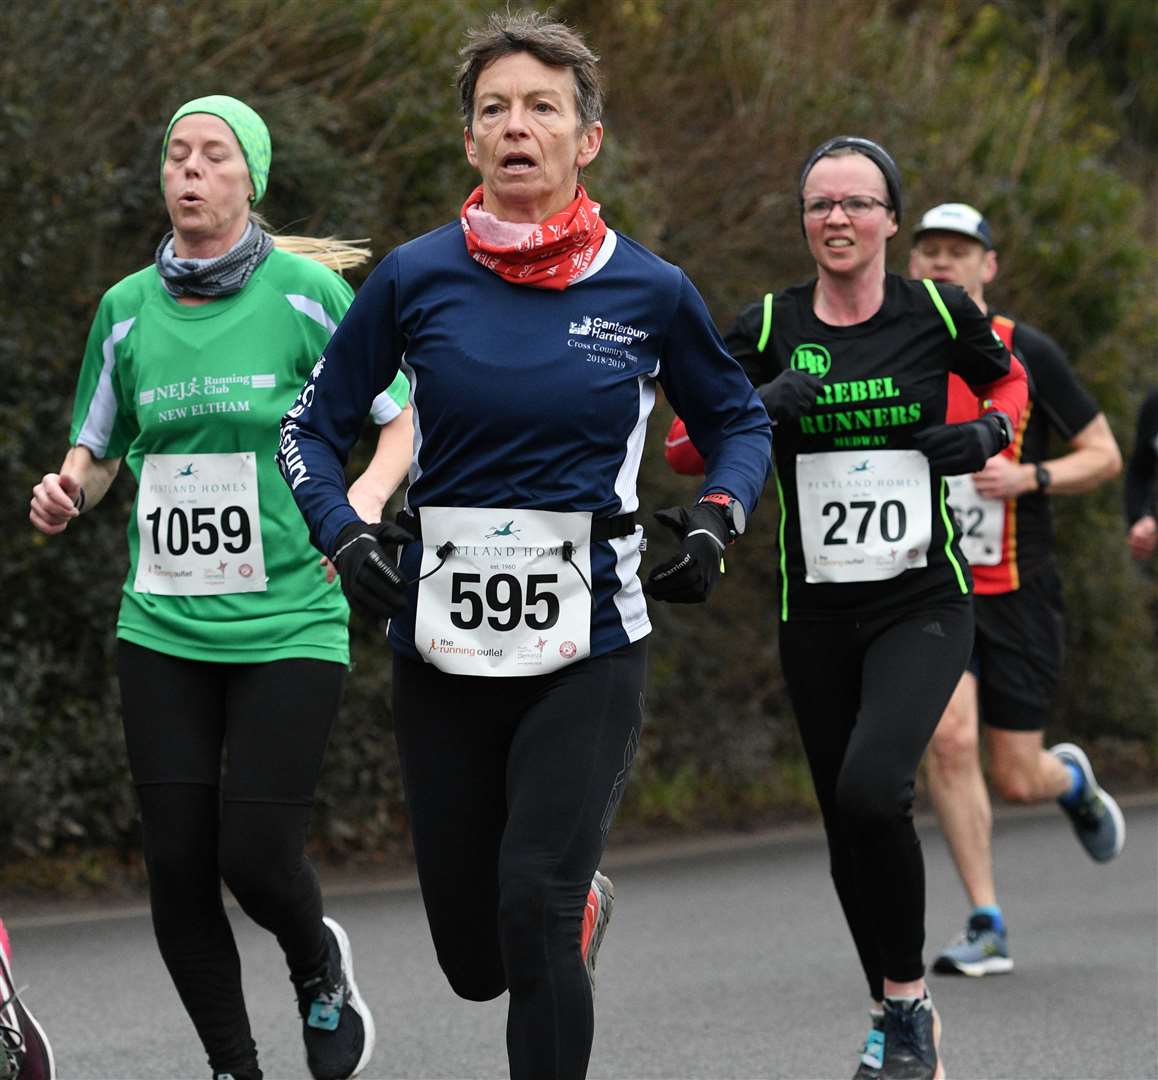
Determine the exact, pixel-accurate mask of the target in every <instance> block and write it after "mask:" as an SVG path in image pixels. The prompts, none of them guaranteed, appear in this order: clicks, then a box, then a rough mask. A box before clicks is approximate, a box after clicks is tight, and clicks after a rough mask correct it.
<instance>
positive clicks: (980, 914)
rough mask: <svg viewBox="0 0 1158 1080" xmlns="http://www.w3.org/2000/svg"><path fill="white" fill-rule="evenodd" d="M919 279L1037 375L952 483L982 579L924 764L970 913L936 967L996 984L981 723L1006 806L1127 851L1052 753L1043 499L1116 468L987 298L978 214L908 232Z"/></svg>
mask: <svg viewBox="0 0 1158 1080" xmlns="http://www.w3.org/2000/svg"><path fill="white" fill-rule="evenodd" d="M909 272H910V274H911V275H912V276H913V277H916V278H932V279H933V280H935V281H944V282H950V283H952V284H955V285H960V286H961V287H962V288H964V289H965V291H966V292H967V293H968V294H969V296H970V297H971V298H972V299H973V300H974V302H975V303H976V304H977V305H978V307H980V308H981V310H982V311H983V312H986V313H987V314H988V315H989V316H990V321H991V324H992V326H993V330H994V333H995V334H997V336H998V337H1000V338H1001V339H1002V340H1003V341H1004V342H1005V344H1006V346H1007V347H1008V348H1009V349H1010V351H1011V352H1013V353H1014V354H1015V355H1016V356H1017V357H1018V359H1020V360H1021V362H1022V363H1023V364H1024V366H1025V367H1026V369H1027V370H1028V372H1029V377H1030V402H1029V407H1028V408H1027V409H1026V411H1025V413H1024V414H1023V416H1022V419H1021V421H1020V423H1019V430H1018V431H1017V434H1016V438H1015V439H1014V441H1013V443H1012V444H1011V445H1010V446H1009V447H1008V448H1007V449H1006V450H1005V451H1004V452H1003V453H1001V454H998V455H996V456H994V457H991V458H990V459H989V461H988V462H987V463H986V465H985V467H984V469H982V470H981V471H980V472H977V473H974V474H972V475H971V476H962V477H954V478H953V480H952V481H951V483H952V488H951V492H952V493H951V496H950V498H951V500H952V504H953V508H954V511H955V513H956V514H957V517H958V524H959V527H960V530H961V532H962V533H963V536H962V541H961V546H962V550H963V551H964V552H965V555H966V556H967V557H968V558H969V560H970V563H971V565H972V569H973V580H974V601H973V603H974V611H975V615H976V638H975V643H974V649H973V655H972V657H971V659H970V662H969V667H968V668H967V670H966V671H965V673H964V674H963V675H962V677H961V681H960V683H959V684H958V687H957V690H956V692H955V693H954V695H953V698H952V700H951V701H950V703H949V706H948V708H947V709H946V711H945V715H944V716H943V717H942V719H941V722H940V724H939V726H938V728H937V731H936V733H935V734H934V736H933V740H932V742H931V744H930V746H929V752H928V758H927V760H928V774H929V789H930V793H931V795H932V797H933V803H934V805H935V807H936V810H937V815H938V817H939V819H940V822H941V827H942V830H943V831H944V833H945V837H946V839H947V841H948V843H949V847H950V850H951V851H952V854H953V859H954V861H955V863H956V865H957V870H958V872H959V873H960V875H961V880H962V883H963V884H964V886H965V890H966V892H967V893H968V895H969V899H970V901H971V903H972V905H973V911H972V913H971V915H970V918H969V922H968V925H967V927H966V929H965V931H964V932H963V933H962V934H961V935H960V936H959V937H958V938H957V939H956V940H955V941H954V942H953V943H952V944H950V945H949V946H948V947H947V948H945V949H944V950H943V951H942V952H941V954H940V955H939V956H938V957H937V959H936V961H935V962H934V965H933V967H934V970H935V971H939V972H942V973H959V974H965V975H987V974H998V973H1001V972H1007V971H1010V970H1012V968H1013V960H1012V958H1011V957H1010V954H1009V943H1008V936H1007V933H1006V928H1005V922H1004V918H1003V916H1002V912H1001V908H1000V907H999V906H998V903H997V895H996V891H995V887H994V881H993V861H992V849H991V834H992V814H991V809H990V803H989V795H988V792H987V790H986V787H985V781H984V779H983V777H982V774H981V764H980V755H979V720H981V719H983V720H984V721H985V726H986V745H987V750H988V760H989V772H990V777H991V779H992V781H993V784H994V787H995V788H996V790H997V792H998V793H999V794H1000V795H1001V796H1002V797H1003V798H1004V799H1007V800H1009V801H1012V802H1021V803H1033V802H1043V801H1045V800H1048V799H1057V800H1058V803H1059V805H1060V806H1061V808H1062V809H1063V810H1064V811H1065V813H1066V814H1067V815H1068V816H1069V818H1070V820H1071V822H1072V824H1073V827H1074V830H1075V832H1076V834H1077V837H1078V839H1079V840H1080V841H1081V843H1082V845H1083V847H1084V848H1085V850H1086V851H1087V852H1088V854H1089V855H1090V856H1091V858H1093V859H1095V860H1096V861H1098V862H1107V861H1109V860H1110V859H1112V858H1114V857H1115V856H1116V855H1118V854H1119V853H1120V852H1121V850H1122V846H1123V844H1124V842H1125V837H1126V828H1125V822H1124V820H1123V818H1122V813H1121V811H1120V810H1119V808H1118V805H1117V803H1116V802H1114V800H1113V799H1112V798H1111V797H1110V796H1109V795H1107V794H1106V793H1105V792H1104V791H1103V790H1102V789H1101V788H1100V787H1099V786H1098V783H1097V781H1096V780H1095V778H1094V774H1093V770H1092V768H1091V767H1090V763H1089V759H1088V758H1087V757H1086V755H1085V754H1084V753H1083V752H1082V750H1081V749H1080V748H1079V747H1077V746H1075V745H1073V744H1071V743H1063V744H1060V745H1058V746H1054V747H1052V748H1051V749H1050V750H1046V749H1045V745H1044V741H1043V732H1044V728H1045V725H1046V722H1047V718H1048V712H1049V707H1050V703H1051V701H1052V698H1053V695H1054V691H1055V690H1056V688H1057V683H1058V679H1059V676H1060V672H1061V666H1062V653H1063V645H1064V626H1063V605H1062V585H1061V579H1060V577H1059V575H1058V569H1057V566H1056V562H1055V559H1054V554H1053V546H1054V538H1053V527H1052V522H1051V518H1050V509H1049V496H1050V495H1055V494H1056V495H1072V494H1078V493H1081V492H1085V491H1090V490H1092V489H1094V488H1096V487H1097V486H1099V485H1100V484H1102V483H1104V482H1105V481H1107V480H1109V479H1110V478H1111V477H1113V476H1116V475H1117V473H1118V472H1119V471H1120V470H1121V467H1122V458H1121V454H1120V452H1119V450H1118V445H1117V442H1116V441H1115V439H1114V435H1113V433H1112V432H1111V430H1110V427H1109V424H1108V423H1107V421H1106V418H1105V416H1104V415H1103V414H1102V412H1101V411H1100V410H1099V408H1098V405H1097V403H1096V402H1095V401H1094V400H1093V398H1092V397H1090V395H1089V394H1088V393H1087V392H1086V390H1085V389H1084V388H1083V387H1082V386H1081V384H1080V383H1079V382H1078V380H1077V378H1076V377H1075V375H1074V373H1073V371H1072V370H1071V369H1070V367H1069V364H1068V363H1067V361H1066V358H1065V355H1064V354H1063V352H1062V350H1061V349H1060V348H1059V347H1058V345H1057V344H1056V343H1055V342H1054V341H1053V340H1052V339H1051V338H1049V337H1047V336H1046V335H1045V334H1043V333H1041V331H1039V330H1036V329H1034V328H1033V327H1030V326H1026V325H1025V324H1024V323H1015V322H1014V321H1013V320H1012V319H1010V318H1007V317H1006V316H1004V315H998V314H995V313H993V312H992V310H991V309H990V308H989V307H988V305H987V304H986V301H985V295H984V290H985V286H986V285H988V284H989V283H990V282H991V281H993V279H994V277H995V276H996V274H997V252H996V251H995V250H994V246H993V234H992V232H991V230H990V227H989V223H988V222H987V221H986V220H985V218H984V217H982V215H981V214H980V213H979V212H978V211H977V210H975V209H974V208H973V207H972V206H968V205H966V204H964V203H944V204H942V205H940V206H936V207H934V208H933V209H931V210H929V211H928V212H927V213H926V214H925V215H924V216H923V217H922V218H921V220H920V221H919V222H918V224H917V227H916V229H915V230H914V233H913V248H912V252H911V254H910V261H909ZM978 410H979V404H978V402H977V400H976V398H973V397H972V396H971V395H970V394H969V391H968V388H967V387H965V386H964V384H959V385H956V386H951V387H950V411H949V418H950V419H951V420H953V419H956V420H960V421H964V420H969V419H976V417H977V415H978ZM1050 429H1053V430H1054V431H1055V432H1057V434H1058V435H1060V436H1061V438H1062V439H1063V440H1064V441H1065V443H1066V444H1067V449H1066V452H1065V453H1063V454H1061V455H1060V456H1050V455H1049V453H1048V451H1049V437H1050Z"/></svg>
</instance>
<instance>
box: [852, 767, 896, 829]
mask: <svg viewBox="0 0 1158 1080" xmlns="http://www.w3.org/2000/svg"><path fill="white" fill-rule="evenodd" d="M836 803H837V807H838V809H839V811H840V816H841V819H842V821H843V822H844V825H845V828H846V829H847V830H848V831H849V832H850V833H863V832H866V831H872V830H878V829H887V828H891V827H892V826H893V825H895V824H897V823H898V822H900V821H904V820H907V819H909V818H910V817H911V813H912V806H913V785H912V783H911V782H910V783H902V782H898V781H895V780H893V779H891V778H889V777H887V776H884V775H881V774H880V772H879V771H878V770H874V769H862V770H859V771H858V772H854V771H852V770H848V769H846V770H845V771H844V772H843V773H842V774H841V776H840V779H839V780H838V781H837V785H836Z"/></svg>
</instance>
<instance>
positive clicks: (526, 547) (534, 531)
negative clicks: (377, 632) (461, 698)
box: [414, 506, 591, 675]
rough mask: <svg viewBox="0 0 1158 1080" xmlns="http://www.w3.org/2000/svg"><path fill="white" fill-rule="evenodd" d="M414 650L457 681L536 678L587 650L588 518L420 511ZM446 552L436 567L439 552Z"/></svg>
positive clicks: (472, 509)
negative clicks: (492, 677) (419, 576)
mask: <svg viewBox="0 0 1158 1080" xmlns="http://www.w3.org/2000/svg"><path fill="white" fill-rule="evenodd" d="M421 514H422V545H423V547H422V574H423V580H422V582H421V584H420V585H419V586H418V609H417V612H416V615H415V624H414V645H415V648H417V649H418V651H419V653H420V654H421V655H422V657H423V658H424V659H425V660H426V661H427V662H428V663H431V664H434V665H435V667H438V668H440V669H441V670H443V671H448V672H451V673H453V674H456V675H542V674H544V673H546V672H548V671H553V670H555V669H556V668H559V667H563V666H564V665H566V664H570V663H573V662H574V661H576V660H582V659H583V658H584V657H586V656H589V655H590V653H591V594H590V593H589V592H588V590H587V585H586V584H585V580H584V579H586V581H590V580H591V515H590V514H586V513H557V512H555V511H549V510H506V509H502V508H499V509H488V508H479V507H462V506H455V507H444V506H424V507H422V511H421ZM447 541H449V542H450V543H452V544H453V545H454V549H453V551H452V552H451V553H450V554H449V555H448V556H447V557H446V559H445V561H444V562H442V565H441V566H440V565H439V563H440V560H441V558H442V556H441V555H440V554H439V551H440V550H445V549H444V548H443V545H444V544H445V543H446V542H447Z"/></svg>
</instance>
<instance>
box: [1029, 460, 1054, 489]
mask: <svg viewBox="0 0 1158 1080" xmlns="http://www.w3.org/2000/svg"><path fill="white" fill-rule="evenodd" d="M1033 475H1034V476H1035V477H1036V478H1037V490H1038V491H1040V492H1044V491H1045V489H1046V488H1047V487H1049V485H1050V482H1051V481H1052V480H1053V477H1052V476H1050V474H1049V469H1047V468H1046V467H1045V466H1044V465H1040V464H1039V465H1035V466H1034V470H1033Z"/></svg>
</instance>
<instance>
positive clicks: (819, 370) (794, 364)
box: [788, 344, 832, 379]
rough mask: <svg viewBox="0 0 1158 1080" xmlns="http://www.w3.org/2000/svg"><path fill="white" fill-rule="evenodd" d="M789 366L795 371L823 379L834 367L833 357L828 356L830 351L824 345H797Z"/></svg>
mask: <svg viewBox="0 0 1158 1080" xmlns="http://www.w3.org/2000/svg"><path fill="white" fill-rule="evenodd" d="M788 365H789V367H791V368H792V369H793V370H794V371H807V372H808V374H809V375H815V376H816V377H817V378H818V379H823V378H824V376H825V375H827V374H828V369H829V368H830V367H832V357H831V356H829V355H828V350H827V349H826V348H825V347H824V346H823V345H814V344H808V345H797V346H796V348H795V349H793V350H792V357H791V359H789V361H788Z"/></svg>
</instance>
